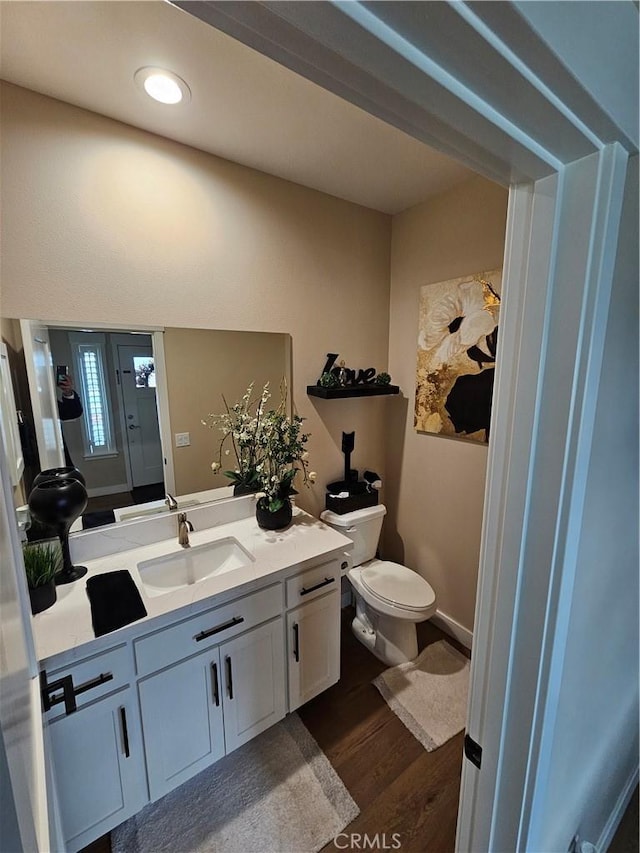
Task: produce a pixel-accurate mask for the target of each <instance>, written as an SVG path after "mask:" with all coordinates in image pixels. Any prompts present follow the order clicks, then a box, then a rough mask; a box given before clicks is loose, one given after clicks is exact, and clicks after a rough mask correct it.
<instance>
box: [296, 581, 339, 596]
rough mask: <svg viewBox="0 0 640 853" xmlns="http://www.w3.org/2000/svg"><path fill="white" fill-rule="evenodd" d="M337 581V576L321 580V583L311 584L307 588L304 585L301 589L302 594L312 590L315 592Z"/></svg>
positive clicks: (307, 593)
mask: <svg viewBox="0 0 640 853" xmlns="http://www.w3.org/2000/svg"><path fill="white" fill-rule="evenodd" d="M335 582H336V579H335V578H325V579H324V580H323V581H320V583H317V584H316V585H315V586H310V587H309V589H305V588H304V587H302V589H301V590H300V595H309V593H310V592H315V591H316V590H317V589H322V587H323V586H327V585H328V584H330V583H335Z"/></svg>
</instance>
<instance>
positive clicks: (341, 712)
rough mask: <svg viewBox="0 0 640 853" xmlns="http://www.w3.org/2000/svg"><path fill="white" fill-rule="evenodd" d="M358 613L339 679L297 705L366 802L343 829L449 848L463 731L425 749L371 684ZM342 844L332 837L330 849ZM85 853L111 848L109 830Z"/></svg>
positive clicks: (435, 852)
mask: <svg viewBox="0 0 640 853" xmlns="http://www.w3.org/2000/svg"><path fill="white" fill-rule="evenodd" d="M352 618H353V610H352V609H351V608H345V609H344V610H343V611H342V623H343V624H342V652H341V654H342V664H341V678H340V681H339V682H338V683H337V684H336V685H334V686H333V687H331V688H330V689H329V690H326V691H325V692H324V693H322V694H321V695H320V696H318V697H317V698H316V699H313V700H312V701H311V702H308V703H307V704H306V705H305V706H304V707H303V708H300V709H299V710H298V713H299V715H300V717H301V719H302V720H303V722H304V724H305V725H306V727H307V728H308V729H309V731H310V732H311V734H312V735H313V736H314V738H315V739H316V741H317V742H318V744H319V745H320V747H321V749H322V750H323V752H324V753H325V755H326V756H327V758H328V759H329V761H330V762H331V764H332V765H333V767H334V768H335V770H336V771H337V773H338V775H339V776H340V777H341V779H342V781H343V782H344V784H345V786H346V787H347V789H348V790H349V793H350V794H351V796H352V797H353V799H354V800H355V802H356V803H357V804H358V806H359V808H360V815H359V816H358V817H357V818H356V820H355V821H353V823H351V824H350V825H349V826H348V827H347V829H346V830H345V831H346V832H347V833H351V832H353V833H361V834H364V833H367V834H368V835H369V836H370V837H371V836H373V835H375V834H376V833H380V834H382V833H385V834H386V839H387V846H388V847H389V848H391V845H392V843H393V840H392V838H391V835H392V833H394V832H396V833H399V834H400V841H401V843H402V847H401V850H402V853H425V851H429V853H449V851H453V849H454V840H455V832H456V817H457V813H458V794H459V790H460V773H461V767H462V733H460V734H459V735H457V736H456V737H454V738H453V739H452V740H450V741H449V742H448V743H446V744H444V746H441V747H440V748H439V749H437V750H435V751H434V752H426V751H425V750H424V748H423V747H422V746H421V745H420V744H419V743H418V741H417V740H416V739H415V738H414V737H413V735H412V734H411V733H410V732H409V730H408V729H406V728H405V726H404V725H403V724H402V723H401V722H400V720H399V719H398V718H397V717H396V715H395V714H394V713H393V712H392V711H391V710H389V707H388V705H387V703H386V702H385V701H384V700H383V699H382V697H381V696H380V694H379V693H378V691H377V690H376V688H375V687H374V686H373V685H372V684H371V681H372V679H373V678H375V677H376V675H378V674H379V673H381V672H382V671H383V670H385V669H386V667H385V665H384V664H383V663H381V662H380V661H378V660H377V659H376V658H375V657H374V656H373V655H372V654H371V653H370V652H369V651H368V650H367V649H366V648H365V647H364V646H363V645H361V644H360V643H359V642H358V641H357V640H356V639H355V637H354V636H353V634H352V633H351V620H352ZM418 629H419V631H418V638H419V646H420V649H422V648H424V647H425V646H427V645H429V643H432V642H435V641H437V640H439V639H442V638H443V637H445V634H443V633H442V632H441V631H440V630H438V628H435V627H434V626H432V625H430V624H429V623H428V622H426V623H424V624H423V625H419V626H418ZM447 639H449V638H447ZM450 642H452V643H453V644H454V645H455V641H453V640H450ZM459 648H460V649H462V650H463V651H465V650H464V649H463V647H462V646H459ZM338 843H339V844H345V843H346V839H345V838H344V837H342V838H340V839H339V842H338ZM379 845H380V847H381V846H382V837H381V836H380V838H379ZM336 849H338V848H337V847H335V846H334V845H333V843H332V844H329V845H328V846H327V847H326V848H325V850H326V851H328V850H336ZM378 849H379V848H378ZM83 853H111V843H110V839H109V836H108V835H105V836H103V837H102V838H100V839H98V840H97V841H96V842H94V843H93V844H90V845H89V846H88V847H86V848H85V850H84V851H83ZM166 853H183V851H166ZM265 853H267V851H265ZM268 853H277V851H269V852H268Z"/></svg>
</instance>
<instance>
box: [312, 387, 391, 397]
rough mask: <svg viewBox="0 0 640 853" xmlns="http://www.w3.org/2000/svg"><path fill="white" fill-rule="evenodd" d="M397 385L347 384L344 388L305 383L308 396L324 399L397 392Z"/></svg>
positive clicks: (372, 395)
mask: <svg viewBox="0 0 640 853" xmlns="http://www.w3.org/2000/svg"><path fill="white" fill-rule="evenodd" d="M399 393H400V388H399V387H398V386H397V385H349V386H347V387H346V388H323V387H322V385H307V395H308V396H309V397H322V398H323V399H324V400H339V399H343V398H344V397H380V396H382V395H383V394H399Z"/></svg>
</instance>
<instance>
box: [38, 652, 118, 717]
mask: <svg viewBox="0 0 640 853" xmlns="http://www.w3.org/2000/svg"><path fill="white" fill-rule="evenodd" d="M68 675H70V676H71V678H72V681H73V694H74V697H75V703H76V707H77V708H78V709H80V708H82V707H84V706H85V705H88V704H89V703H90V702H93V701H95V700H96V699H99V698H100V697H101V696H105V695H106V694H107V693H113V691H114V690H119V689H120V688H121V687H125V686H126V685H127V684H128V683H129V682H130V681H131V676H132V667H131V659H130V657H129V651H128V649H127V647H126V646H125V645H122V646H117V647H116V648H115V649H110V650H109V651H108V652H102V653H101V654H98V655H93V657H90V658H85V659H84V660H82V661H78V662H77V663H72V664H69V666H62V667H57V668H56V669H47V670H46V678H47V683H48V685H49V687H51V684H52V683H53V682H55V681H59V680H60V679H62V678H65V677H66V676H68ZM49 697H50V698H49V701H50V702H51V703H52V707H51V709H50V710H49V711H47V712H46V713H45V719H47V720H54V719H57V718H58V717H60V716H65V714H66V711H65V703H64V693H63V688H62V686H60V687H58V688H56V689H54V690H51V689H50V690H49Z"/></svg>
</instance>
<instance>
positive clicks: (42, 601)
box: [29, 580, 58, 616]
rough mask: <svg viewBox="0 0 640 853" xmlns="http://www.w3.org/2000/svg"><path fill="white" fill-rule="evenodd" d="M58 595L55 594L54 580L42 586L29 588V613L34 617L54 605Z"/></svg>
mask: <svg viewBox="0 0 640 853" xmlns="http://www.w3.org/2000/svg"><path fill="white" fill-rule="evenodd" d="M57 597H58V593H57V592H56V583H55V581H54V580H51V581H49V583H45V584H42V586H30V587H29V601H30V602H31V612H32V613H33V615H34V616H35V615H36V613H42V611H43V610H46V609H47V608H48V607H51V605H52V604H55V603H56V598H57Z"/></svg>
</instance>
